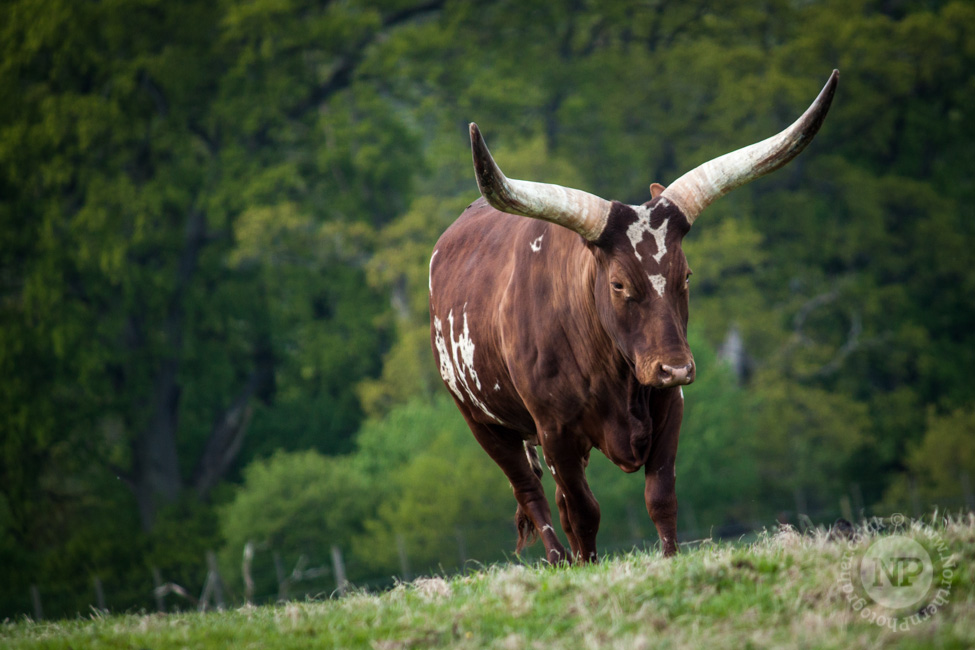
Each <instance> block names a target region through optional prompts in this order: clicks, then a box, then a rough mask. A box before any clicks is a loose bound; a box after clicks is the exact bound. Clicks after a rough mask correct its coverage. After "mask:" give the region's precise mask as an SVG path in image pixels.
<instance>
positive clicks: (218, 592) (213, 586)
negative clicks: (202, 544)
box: [200, 551, 226, 612]
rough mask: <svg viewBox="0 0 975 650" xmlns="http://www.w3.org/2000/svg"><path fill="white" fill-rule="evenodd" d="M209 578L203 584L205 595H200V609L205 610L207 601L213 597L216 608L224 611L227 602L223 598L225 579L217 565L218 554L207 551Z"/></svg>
mask: <svg viewBox="0 0 975 650" xmlns="http://www.w3.org/2000/svg"><path fill="white" fill-rule="evenodd" d="M206 558H207V579H206V584H205V585H204V586H203V595H202V596H200V611H201V612H204V611H206V608H207V603H208V602H209V601H210V600H211V599H212V600H213V602H214V605H215V606H216V609H217V610H219V611H223V610H224V609H225V607H226V603H225V602H224V599H223V579H222V578H221V577H220V567H219V566H218V565H217V554H216V553H214V552H213V551H207V554H206Z"/></svg>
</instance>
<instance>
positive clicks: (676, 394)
mask: <svg viewBox="0 0 975 650" xmlns="http://www.w3.org/2000/svg"><path fill="white" fill-rule="evenodd" d="M650 408H651V413H652V414H653V423H654V430H653V442H652V445H651V449H650V458H649V459H648V460H647V464H646V466H645V468H644V471H645V473H646V486H645V488H644V493H643V495H644V498H645V499H646V503H647V512H648V513H649V514H650V518H651V519H652V520H653V524H654V526H656V527H657V534H658V535H659V536H660V543H661V545H662V546H663V551H664V556H665V557H669V556H671V555H674V554H675V553H677V491H676V486H677V471H676V462H677V440H678V438H679V437H680V424H681V420H682V419H683V417H684V396H683V392H682V391H681V389H680V388H679V387H677V388H668V389H665V390H660V391H654V392H653V394H652V396H651V400H650Z"/></svg>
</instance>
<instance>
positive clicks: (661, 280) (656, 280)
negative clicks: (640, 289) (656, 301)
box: [647, 273, 667, 298]
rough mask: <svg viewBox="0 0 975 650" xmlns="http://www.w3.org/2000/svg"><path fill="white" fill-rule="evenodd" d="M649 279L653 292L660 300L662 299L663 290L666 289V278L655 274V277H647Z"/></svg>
mask: <svg viewBox="0 0 975 650" xmlns="http://www.w3.org/2000/svg"><path fill="white" fill-rule="evenodd" d="M647 277H648V278H650V284H652V285H653V290H654V291H656V292H657V295H658V296H660V297H661V298H663V297H664V289H666V288H667V278H665V277H664V276H662V275H660V274H659V273H657V274H656V275H648V276H647Z"/></svg>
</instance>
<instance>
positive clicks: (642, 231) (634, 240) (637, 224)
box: [626, 199, 670, 262]
mask: <svg viewBox="0 0 975 650" xmlns="http://www.w3.org/2000/svg"><path fill="white" fill-rule="evenodd" d="M663 205H670V204H669V202H667V199H660V201H658V202H657V205H655V206H654V207H653V208H650V209H648V208H646V207H644V206H642V205H636V206H632V207H633V209H634V210H635V211H636V213H637V220H636V221H634V222H633V223H632V224H630V227H629V228H627V229H626V236H627V237H629V238H630V244H632V246H633V252H634V253H636V258H637V259H638V260H640V261H641V262H642V261H643V256H642V255H640V253H639V252H638V251H637V249H636V247H637V245H638V244H639V243H640V242H642V241H643V238H644V237H645V236H646V234H647V233H650V234H651V235H653V238H654V240H655V241H656V243H657V252H656V253H654V254H653V256H652V257H653V260H654V261H655V262H660V260H661V259H663V256H664V255H666V254H667V245H666V244H667V241H666V240H667V224H668V222H669V221H670V219H664V221H663V223H661V224H660V227H659V228H653V227H651V226H650V215H652V214H653V210H654V209H656V208H658V207H660V206H663Z"/></svg>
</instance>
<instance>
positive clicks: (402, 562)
mask: <svg viewBox="0 0 975 650" xmlns="http://www.w3.org/2000/svg"><path fill="white" fill-rule="evenodd" d="M396 551H397V552H398V553H399V568H400V573H402V574H403V581H404V582H410V581H411V580H413V573H412V572H411V571H410V558H408V557H407V556H406V540H405V539H403V535H402V534H400V533H396Z"/></svg>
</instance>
